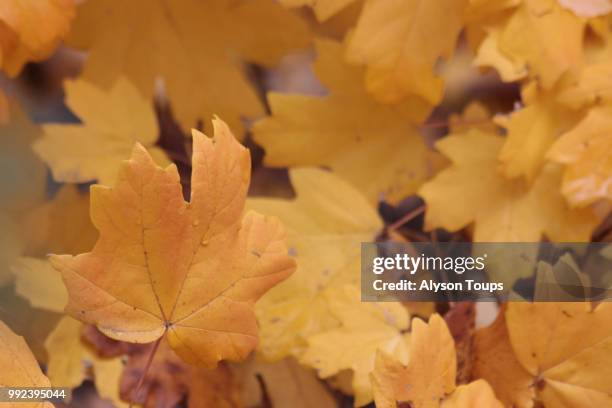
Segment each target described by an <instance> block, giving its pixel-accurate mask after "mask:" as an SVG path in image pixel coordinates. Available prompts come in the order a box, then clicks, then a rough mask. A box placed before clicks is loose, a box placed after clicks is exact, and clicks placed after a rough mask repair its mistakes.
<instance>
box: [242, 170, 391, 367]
mask: <svg viewBox="0 0 612 408" xmlns="http://www.w3.org/2000/svg"><path fill="white" fill-rule="evenodd" d="M289 175H290V178H291V182H292V185H293V188H294V189H295V191H296V194H297V197H296V198H295V199H293V200H281V199H266V198H251V199H249V200H248V201H247V207H248V208H251V209H254V210H256V211H260V212H263V213H266V214H271V215H275V216H277V217H279V218H280V220H281V221H282V222H283V225H285V226H286V228H287V234H288V242H289V245H290V247H291V248H292V252H294V253H295V256H296V260H297V263H298V269H297V271H296V273H295V274H293V276H291V277H290V278H289V279H287V280H286V281H285V282H282V283H281V284H280V285H278V286H277V287H275V288H273V289H272V290H270V292H269V293H268V294H266V295H265V296H264V297H263V298H262V299H261V301H260V302H259V303H258V304H257V309H256V311H257V317H258V320H259V325H260V329H261V352H262V353H263V355H264V356H265V357H267V358H268V359H281V358H283V357H285V356H288V355H294V356H300V355H302V354H303V352H304V350H305V347H306V338H307V337H308V336H311V335H314V334H316V333H320V332H322V331H324V330H329V329H331V328H333V327H337V326H338V325H339V322H338V320H337V319H336V318H334V317H333V316H332V315H331V314H330V311H329V305H328V303H327V299H326V296H325V293H326V292H327V291H328V290H330V289H331V288H334V287H342V286H344V285H346V284H350V283H353V284H358V282H359V279H360V260H361V244H360V243H361V242H369V241H372V240H373V239H374V237H375V235H376V234H377V233H378V232H379V231H380V230H381V228H382V226H383V224H382V221H381V220H380V218H379V217H378V214H377V213H376V210H375V209H374V208H373V207H372V206H371V205H370V204H369V203H368V202H367V200H366V199H365V198H364V197H363V196H362V195H361V194H360V193H359V192H358V191H357V190H355V188H354V187H352V186H351V185H350V184H348V183H346V182H345V181H343V180H342V179H341V178H339V177H337V176H335V175H334V174H333V173H330V172H327V171H324V170H320V169H314V168H294V169H291V170H290V173H289Z"/></svg>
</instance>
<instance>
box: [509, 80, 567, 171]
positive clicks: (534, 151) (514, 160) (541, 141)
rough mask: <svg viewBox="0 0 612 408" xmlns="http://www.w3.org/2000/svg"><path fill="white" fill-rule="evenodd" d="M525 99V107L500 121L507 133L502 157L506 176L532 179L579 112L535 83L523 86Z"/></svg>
mask: <svg viewBox="0 0 612 408" xmlns="http://www.w3.org/2000/svg"><path fill="white" fill-rule="evenodd" d="M522 99H523V103H524V104H525V106H524V107H523V108H521V109H519V110H516V111H514V112H512V113H511V114H510V115H509V116H508V117H503V118H501V119H500V120H498V123H499V124H500V125H502V126H503V127H505V128H506V133H507V137H506V141H505V143H504V146H503V147H502V149H501V151H500V153H499V159H500V161H501V162H502V163H503V166H504V168H503V170H504V174H505V175H506V176H507V177H510V178H513V177H519V176H524V177H526V178H527V180H528V181H532V180H533V179H534V178H535V177H536V175H537V174H538V173H539V171H540V169H541V168H542V166H544V165H545V160H544V159H545V156H546V152H547V151H548V149H549V148H550V146H552V144H553V143H554V141H555V140H556V139H557V137H558V136H559V135H560V134H561V133H563V132H565V131H567V130H569V129H570V128H571V127H572V126H574V125H575V124H576V123H577V121H578V119H579V112H574V111H572V110H570V109H568V108H566V107H565V106H563V105H560V104H559V103H557V100H556V93H555V92H546V91H541V90H540V89H539V88H538V86H537V84H536V83H535V82H532V83H530V84H529V85H527V86H526V87H524V88H523V90H522Z"/></svg>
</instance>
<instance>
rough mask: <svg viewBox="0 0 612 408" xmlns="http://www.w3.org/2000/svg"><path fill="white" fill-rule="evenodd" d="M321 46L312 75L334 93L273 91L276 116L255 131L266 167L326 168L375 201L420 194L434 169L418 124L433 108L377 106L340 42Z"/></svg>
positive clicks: (325, 42) (414, 104) (271, 99)
mask: <svg viewBox="0 0 612 408" xmlns="http://www.w3.org/2000/svg"><path fill="white" fill-rule="evenodd" d="M316 49H317V53H318V59H317V61H316V63H315V65H314V70H315V72H316V74H317V77H318V78H319V79H321V81H323V83H324V84H325V85H326V86H327V88H328V89H329V90H330V94H329V95H328V96H326V97H323V98H321V97H314V96H305V95H283V94H278V93H269V94H268V101H269V103H270V107H271V109H272V116H271V117H269V118H265V119H262V120H261V121H259V122H257V123H256V124H255V125H254V127H253V133H254V138H255V140H256V141H257V142H258V143H260V144H261V145H262V146H263V147H264V148H265V150H266V155H265V157H264V163H265V164H266V165H269V166H274V167H287V166H314V165H323V166H327V167H329V168H331V169H332V170H333V171H334V172H336V173H338V174H339V175H340V176H341V177H343V178H345V179H346V180H348V181H350V182H351V183H353V184H354V185H355V186H357V187H358V188H359V189H360V190H361V191H362V192H363V193H364V194H366V195H367V197H368V198H369V199H370V200H371V201H377V200H379V199H380V196H381V195H384V196H385V198H386V199H387V200H389V201H392V202H396V201H399V200H400V199H401V198H403V197H405V196H407V195H409V194H412V193H414V192H415V190H416V189H417V188H418V186H419V185H420V184H421V183H422V181H423V180H425V179H426V178H428V177H429V175H430V173H431V172H432V171H433V170H434V168H435V165H436V162H435V158H436V157H435V155H432V154H431V152H429V150H428V148H427V146H426V145H425V143H424V140H423V138H422V136H421V135H420V133H419V132H418V129H417V128H416V126H414V125H413V123H415V122H417V121H419V120H422V119H424V117H425V116H426V115H427V113H428V111H429V107H428V106H427V105H424V104H423V103H422V102H420V101H419V100H417V99H414V98H412V99H410V100H408V101H406V102H404V103H403V104H401V105H397V106H393V107H390V106H384V105H381V104H379V103H377V102H376V101H375V100H374V99H372V97H371V96H369V95H368V94H367V93H366V92H365V90H364V89H362V86H361V85H360V82H361V77H362V70H361V69H360V68H355V67H351V66H349V65H346V64H345V63H344V62H343V61H342V57H341V55H340V53H341V46H340V44H338V43H336V42H333V41H329V40H319V41H317V42H316ZM373 168H375V169H376V171H375V172H373V171H372V169H373Z"/></svg>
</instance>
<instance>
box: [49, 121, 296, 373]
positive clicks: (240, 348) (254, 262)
mask: <svg viewBox="0 0 612 408" xmlns="http://www.w3.org/2000/svg"><path fill="white" fill-rule="evenodd" d="M213 125H214V128H215V136H214V139H209V138H207V137H206V136H204V135H203V134H201V133H199V132H197V131H194V133H193V141H194V145H193V151H194V154H193V173H192V182H191V202H189V203H186V202H185V201H184V199H183V193H182V189H181V184H180V180H179V175H178V172H177V169H176V166H174V165H170V166H168V167H166V168H165V169H162V168H161V167H158V166H156V165H155V163H154V162H153V160H152V159H151V157H150V155H149V154H148V153H147V151H146V150H145V149H144V148H143V147H142V146H141V145H138V144H137V145H136V146H135V148H134V151H133V153H132V158H131V159H130V160H129V161H126V162H124V163H123V165H122V167H121V170H120V172H119V176H118V179H117V182H116V184H115V186H114V187H113V188H109V187H105V186H101V185H96V186H93V187H92V188H91V215H92V219H93V222H94V225H95V226H96V228H97V229H98V230H99V232H100V238H99V240H98V242H97V244H96V246H95V247H94V248H93V250H92V252H90V253H85V254H81V255H78V256H76V257H73V256H69V255H54V256H52V257H51V261H52V263H53V265H54V266H55V267H56V268H57V269H58V270H59V271H60V272H61V273H62V276H63V279H64V283H65V284H66V287H67V289H68V294H69V298H70V300H69V304H68V306H67V308H66V310H67V312H69V313H70V314H71V315H73V316H74V317H76V318H78V319H79V320H81V321H84V322H87V323H92V324H95V325H97V327H98V328H99V329H100V330H101V331H102V332H103V333H104V334H106V335H107V336H109V337H111V338H114V339H117V340H122V341H128V342H135V343H147V342H151V341H154V340H157V339H160V338H161V337H162V336H164V335H165V336H166V338H167V339H168V342H169V343H170V345H171V346H172V348H173V349H174V350H175V351H176V352H177V353H178V354H179V355H180V356H181V357H182V358H183V359H185V360H186V361H189V362H194V363H200V364H202V365H206V366H214V365H215V364H216V363H217V361H219V360H221V359H230V360H241V359H243V358H245V357H246V355H247V354H248V353H249V352H250V351H251V350H252V349H253V348H254V347H256V345H257V342H258V338H257V324H256V321H255V315H254V310H253V309H254V303H255V301H256V300H257V299H258V298H259V297H260V296H261V295H262V294H263V293H265V292H266V291H267V290H268V289H269V288H270V287H272V286H274V285H275V284H276V283H278V282H280V281H282V280H283V279H285V278H286V277H287V276H288V275H290V274H291V273H292V271H293V269H294V268H295V261H294V260H293V259H292V258H291V257H290V256H289V255H288V254H287V250H286V247H285V233H284V231H283V229H282V226H281V225H280V223H279V221H278V220H277V219H275V218H270V217H264V216H262V215H260V214H257V213H255V212H249V213H248V214H246V215H245V216H244V218H243V217H241V213H242V210H243V207H244V200H245V197H246V192H247V188H248V185H249V181H250V156H249V153H248V151H247V150H246V149H245V148H244V147H242V146H241V145H240V144H239V143H238V142H237V141H236V140H235V139H234V137H233V135H232V133H231V131H230V130H229V128H228V127H227V125H226V124H225V123H224V122H222V121H221V120H219V119H215V120H214V121H213Z"/></svg>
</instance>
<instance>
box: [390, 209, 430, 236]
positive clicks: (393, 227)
mask: <svg viewBox="0 0 612 408" xmlns="http://www.w3.org/2000/svg"><path fill="white" fill-rule="evenodd" d="M424 211H425V205H422V206H420V207H418V208H415V209H414V210H412V211H410V212H409V213H408V214H406V215H404V216H403V217H402V218H400V219H399V220H397V221H395V222H394V223H392V224H390V225H389V226H388V227H387V229H388V230H392V231H395V230H396V229H398V228H399V227H401V226H402V225H404V224H406V223H407V222H410V221H412V220H413V219H415V218H416V217H418V216H419V215H421V214H423V212H424Z"/></svg>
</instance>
